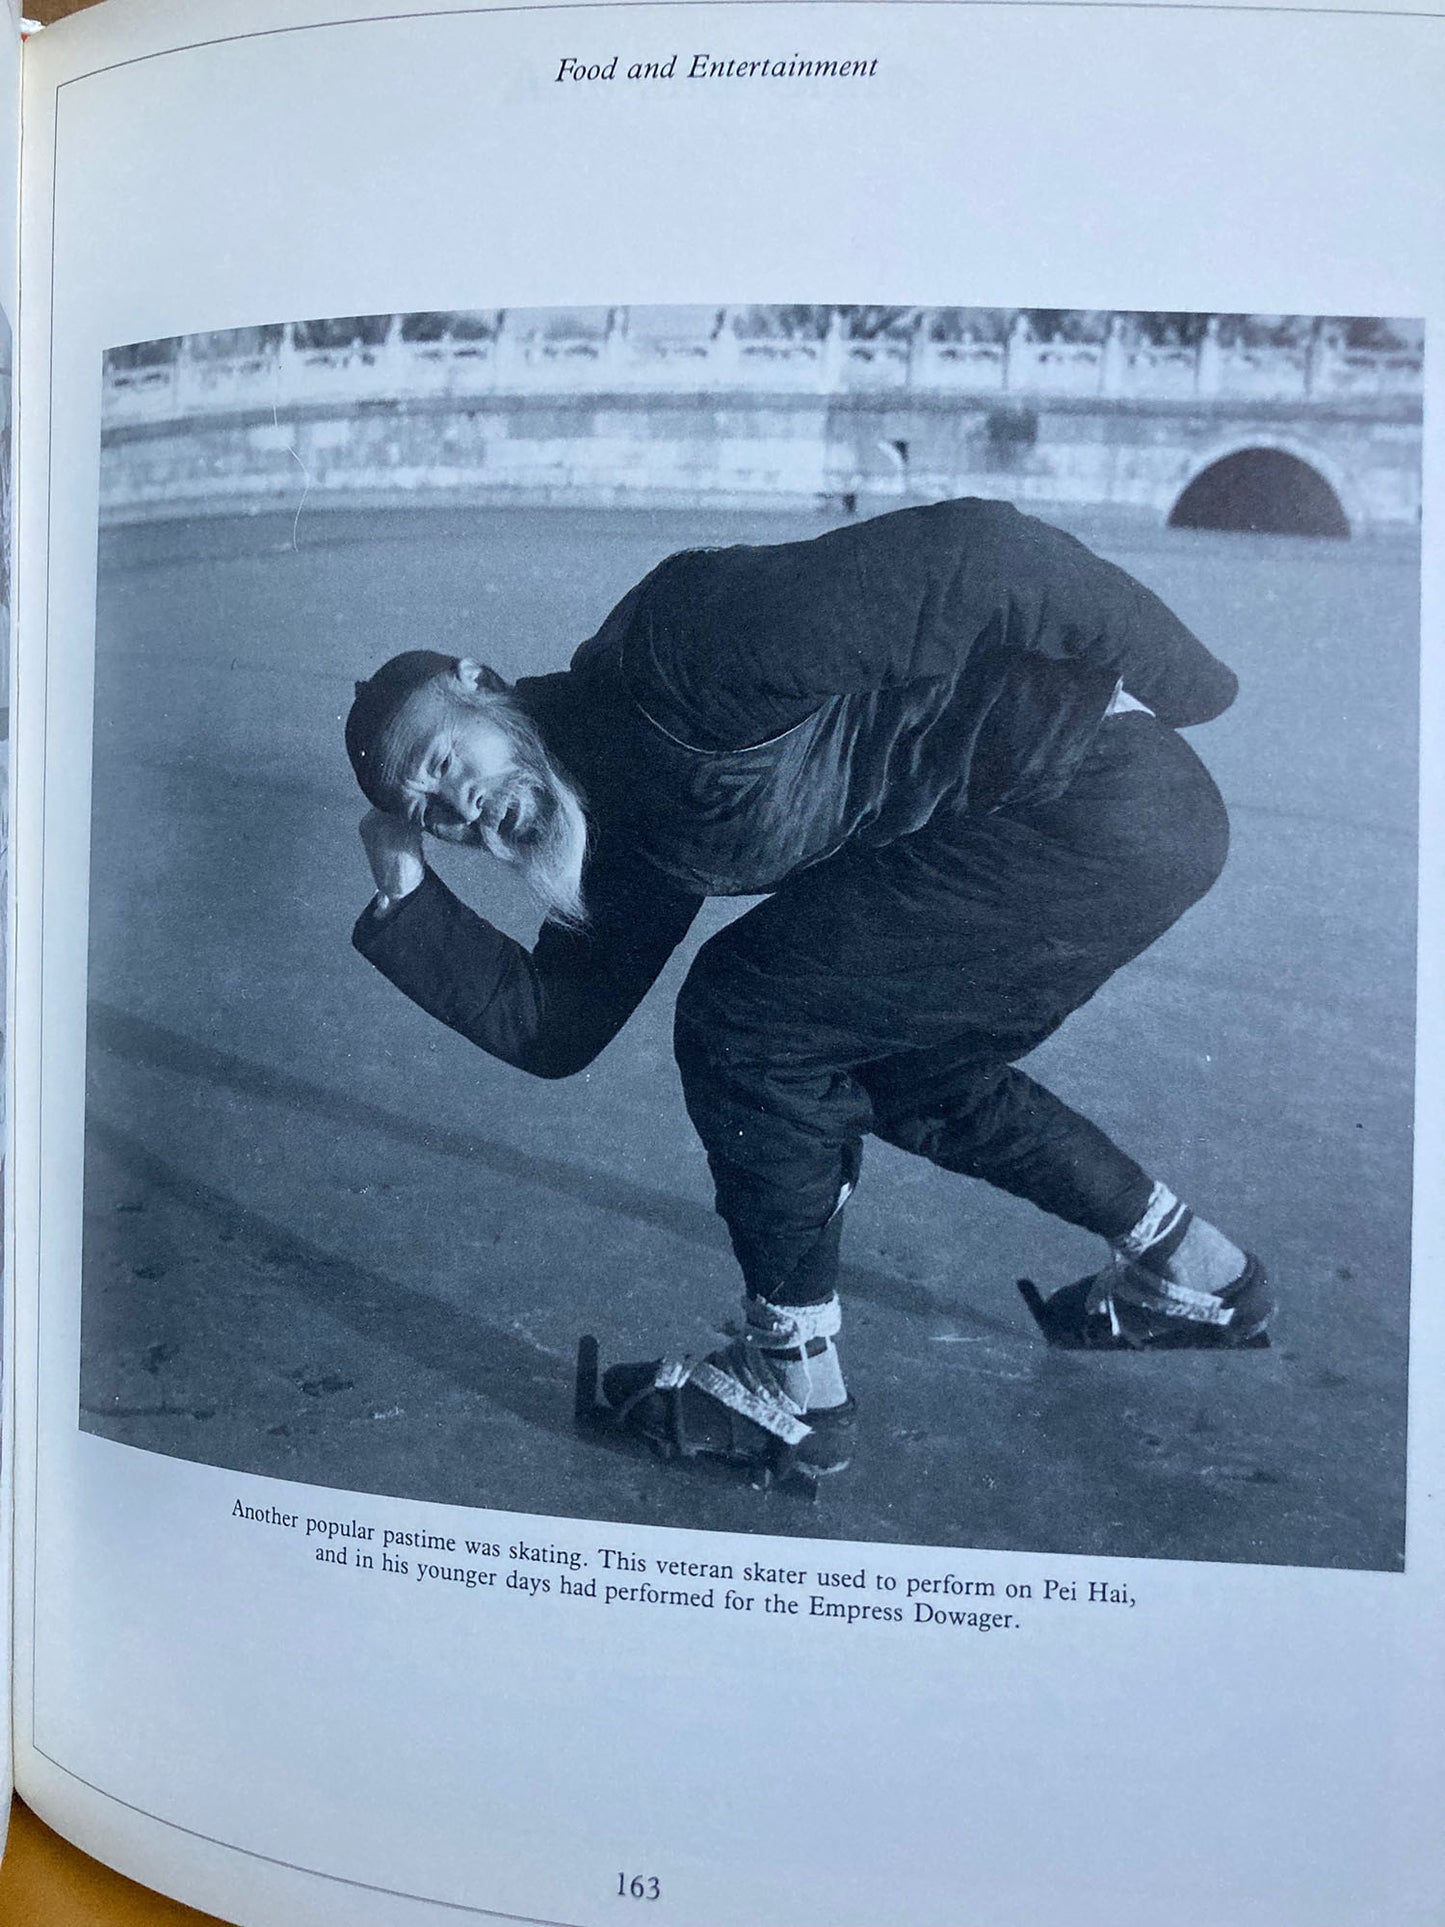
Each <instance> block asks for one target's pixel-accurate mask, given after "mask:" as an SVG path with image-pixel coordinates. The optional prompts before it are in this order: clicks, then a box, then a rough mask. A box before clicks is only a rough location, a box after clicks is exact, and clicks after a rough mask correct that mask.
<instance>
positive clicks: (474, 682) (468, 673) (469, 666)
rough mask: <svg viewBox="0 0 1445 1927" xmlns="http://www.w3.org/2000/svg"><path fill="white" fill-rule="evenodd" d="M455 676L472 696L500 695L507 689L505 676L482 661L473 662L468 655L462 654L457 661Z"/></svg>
mask: <svg viewBox="0 0 1445 1927" xmlns="http://www.w3.org/2000/svg"><path fill="white" fill-rule="evenodd" d="M456 678H457V681H458V682H459V683H460V684H461V686H462V688H463V689H465V690H467V691H468V692H469V693H470V694H471V695H473V696H500V695H503V694H504V693H505V692H506V689H507V683H506V680H505V678H503V677H501V676H499V675H498V674H497V672H496V670H495V669H493V668H491V667H490V666H489V665H488V664H487V663H484V662H473V661H472V659H471V657H470V656H463V657H462V658H461V660H460V661H459V662H458V664H457V667H456Z"/></svg>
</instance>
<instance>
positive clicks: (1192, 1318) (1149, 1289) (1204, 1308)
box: [1090, 1265, 1234, 1337]
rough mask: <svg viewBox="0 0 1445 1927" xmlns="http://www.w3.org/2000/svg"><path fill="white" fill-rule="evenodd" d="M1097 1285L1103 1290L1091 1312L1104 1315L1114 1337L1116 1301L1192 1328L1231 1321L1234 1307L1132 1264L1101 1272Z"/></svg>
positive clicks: (1204, 1292)
mask: <svg viewBox="0 0 1445 1927" xmlns="http://www.w3.org/2000/svg"><path fill="white" fill-rule="evenodd" d="M1100 1284H1101V1286H1102V1289H1101V1290H1100V1291H1099V1293H1098V1297H1097V1301H1096V1302H1095V1303H1094V1304H1093V1305H1091V1307H1090V1309H1091V1310H1096V1311H1102V1312H1105V1313H1107V1315H1108V1319H1109V1323H1110V1326H1111V1327H1112V1328H1113V1331H1114V1335H1115V1336H1116V1337H1117V1336H1119V1333H1120V1329H1121V1328H1120V1324H1119V1315H1118V1311H1117V1309H1116V1304H1115V1301H1116V1300H1117V1301H1118V1302H1119V1303H1122V1304H1125V1305H1133V1306H1135V1307H1137V1308H1138V1309H1139V1310H1141V1311H1152V1312H1154V1313H1156V1314H1158V1315H1161V1316H1163V1317H1166V1318H1182V1319H1184V1320H1185V1321H1186V1322H1187V1323H1188V1324H1191V1325H1221V1326H1222V1325H1228V1324H1230V1323H1232V1322H1233V1319H1234V1307H1233V1305H1229V1304H1226V1303H1225V1302H1224V1301H1223V1299H1221V1298H1220V1297H1218V1296H1217V1294H1216V1293H1214V1292H1212V1291H1194V1290H1192V1289H1190V1287H1189V1286H1187V1285H1176V1284H1172V1283H1171V1282H1170V1281H1169V1280H1168V1279H1166V1278H1157V1277H1155V1275H1154V1273H1153V1272H1152V1271H1141V1270H1139V1269H1138V1268H1137V1267H1135V1266H1132V1265H1121V1266H1119V1267H1117V1268H1116V1270H1115V1272H1114V1273H1113V1274H1110V1273H1109V1272H1104V1273H1102V1274H1101V1278H1100Z"/></svg>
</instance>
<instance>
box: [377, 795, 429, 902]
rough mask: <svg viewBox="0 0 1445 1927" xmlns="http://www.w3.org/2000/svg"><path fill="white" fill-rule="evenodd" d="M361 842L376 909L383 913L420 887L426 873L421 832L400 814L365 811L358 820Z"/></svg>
mask: <svg viewBox="0 0 1445 1927" xmlns="http://www.w3.org/2000/svg"><path fill="white" fill-rule="evenodd" d="M361 841H362V843H363V845H364V846H365V849H366V856H367V861H368V862H369V863H370V865H371V874H372V876H373V878H374V879H375V881H376V906H375V907H376V909H377V910H378V912H379V913H380V914H381V915H383V916H385V914H386V912H387V911H388V910H390V909H391V907H392V905H393V904H396V903H399V902H400V901H401V899H402V898H403V897H409V896H410V895H411V893H412V891H413V890H418V889H420V888H421V883H422V879H423V877H425V875H426V864H425V862H424V861H423V860H422V853H421V831H420V830H419V829H418V828H417V827H416V825H415V824H414V823H408V822H407V820H406V818H405V817H403V816H388V815H387V814H386V812H385V811H384V810H368V811H367V812H366V815H365V816H363V817H362V819H361Z"/></svg>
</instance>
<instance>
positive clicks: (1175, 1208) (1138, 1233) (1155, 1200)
mask: <svg viewBox="0 0 1445 1927" xmlns="http://www.w3.org/2000/svg"><path fill="white" fill-rule="evenodd" d="M1193 1216H1194V1213H1193V1212H1192V1211H1191V1210H1190V1209H1189V1206H1188V1205H1187V1204H1181V1203H1180V1201H1179V1199H1178V1198H1176V1197H1175V1195H1174V1193H1173V1192H1172V1191H1171V1190H1170V1189H1169V1186H1168V1185H1167V1184H1156V1185H1155V1186H1154V1189H1153V1190H1152V1191H1151V1192H1150V1193H1149V1202H1148V1204H1147V1205H1146V1206H1145V1207H1144V1215H1143V1217H1141V1218H1140V1219H1139V1221H1138V1223H1137V1224H1136V1225H1134V1226H1133V1228H1132V1229H1131V1230H1129V1231H1126V1232H1125V1234H1124V1236H1123V1237H1122V1238H1116V1239H1115V1241H1114V1249H1115V1251H1117V1252H1118V1254H1119V1256H1120V1257H1121V1258H1126V1259H1131V1258H1142V1257H1143V1256H1144V1253H1145V1252H1146V1251H1152V1250H1153V1249H1154V1247H1155V1246H1156V1245H1162V1244H1163V1243H1164V1242H1165V1240H1166V1239H1169V1238H1171V1237H1182V1236H1183V1234H1184V1231H1185V1230H1186V1229H1187V1227H1188V1223H1189V1220H1190V1219H1191V1218H1192V1217H1193Z"/></svg>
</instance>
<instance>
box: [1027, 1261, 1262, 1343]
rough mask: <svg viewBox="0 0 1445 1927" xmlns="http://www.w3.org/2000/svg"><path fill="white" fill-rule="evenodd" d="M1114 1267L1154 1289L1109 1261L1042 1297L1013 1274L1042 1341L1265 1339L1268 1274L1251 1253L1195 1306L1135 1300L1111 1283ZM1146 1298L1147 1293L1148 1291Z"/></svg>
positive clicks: (1115, 1275)
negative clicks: (1228, 1280) (1227, 1281)
mask: <svg viewBox="0 0 1445 1927" xmlns="http://www.w3.org/2000/svg"><path fill="white" fill-rule="evenodd" d="M1120 1271H1136V1272H1139V1273H1140V1276H1141V1278H1147V1279H1148V1280H1149V1282H1150V1284H1151V1285H1152V1286H1153V1287H1155V1288H1157V1287H1158V1286H1159V1284H1160V1281H1159V1280H1158V1279H1156V1278H1154V1277H1153V1275H1152V1273H1144V1272H1142V1271H1141V1270H1140V1268H1139V1267H1137V1266H1129V1265H1111V1266H1110V1267H1108V1269H1106V1270H1104V1271H1096V1272H1094V1273H1092V1274H1091V1275H1090V1276H1089V1277H1087V1278H1079V1279H1076V1280H1075V1282H1074V1283H1073V1284H1072V1285H1064V1286H1063V1287H1062V1288H1061V1289H1060V1290H1058V1291H1055V1292H1051V1293H1050V1295H1049V1296H1048V1297H1047V1298H1045V1297H1044V1296H1043V1294H1042V1293H1041V1292H1040V1291H1039V1289H1038V1287H1037V1286H1036V1285H1035V1284H1034V1283H1033V1282H1032V1280H1031V1279H1028V1278H1020V1279H1019V1291H1020V1292H1021V1293H1022V1295H1023V1301H1024V1303H1025V1304H1026V1305H1027V1306H1028V1308H1029V1311H1030V1312H1031V1313H1032V1314H1033V1318H1034V1322H1035V1324H1037V1326H1038V1328H1039V1330H1040V1331H1041V1332H1042V1333H1043V1335H1044V1338H1045V1340H1046V1341H1047V1343H1048V1344H1050V1345H1056V1346H1059V1347H1060V1348H1062V1349H1064V1350H1067V1351H1137V1352H1144V1351H1241V1350H1244V1349H1258V1348H1260V1347H1262V1346H1266V1345H1268V1344H1269V1332H1268V1330H1267V1327H1268V1324H1269V1321H1270V1319H1271V1318H1272V1317H1273V1315H1274V1309H1275V1307H1274V1300H1273V1299H1272V1298H1271V1296H1270V1293H1269V1280H1268V1277H1267V1276H1266V1273H1265V1269H1264V1266H1263V1265H1262V1264H1261V1263H1260V1261H1259V1259H1258V1258H1255V1257H1247V1258H1246V1262H1245V1267H1244V1270H1243V1271H1242V1272H1241V1273H1240V1275H1239V1277H1238V1278H1237V1279H1236V1280H1235V1282H1234V1283H1233V1284H1232V1285H1230V1286H1229V1287H1228V1289H1227V1290H1225V1291H1222V1292H1220V1293H1219V1294H1218V1295H1217V1297H1216V1296H1214V1295H1213V1294H1208V1295H1205V1294H1194V1298H1195V1300H1196V1302H1198V1301H1199V1300H1200V1299H1203V1301H1204V1302H1203V1303H1201V1304H1200V1308H1199V1310H1198V1311H1197V1312H1192V1311H1190V1310H1188V1309H1184V1308H1182V1301H1181V1304H1180V1308H1173V1307H1170V1306H1168V1305H1166V1304H1164V1303H1155V1304H1147V1305H1145V1304H1138V1303H1136V1302H1135V1301H1134V1300H1133V1299H1132V1298H1129V1297H1120V1296H1119V1294H1118V1292H1117V1291H1116V1289H1115V1285H1116V1282H1117V1280H1118V1278H1119V1273H1120ZM1149 1295H1150V1296H1152V1295H1153V1294H1152V1292H1151V1293H1150V1294H1149Z"/></svg>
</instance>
